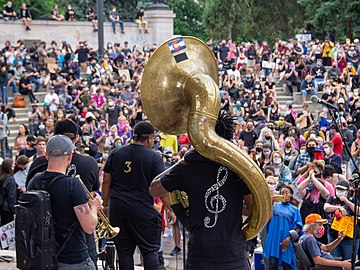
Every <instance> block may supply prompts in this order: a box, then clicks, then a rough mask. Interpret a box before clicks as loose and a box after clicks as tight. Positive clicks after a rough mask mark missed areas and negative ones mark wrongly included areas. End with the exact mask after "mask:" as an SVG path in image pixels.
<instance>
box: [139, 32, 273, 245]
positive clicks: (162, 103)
mask: <svg viewBox="0 0 360 270" xmlns="http://www.w3.org/2000/svg"><path fill="white" fill-rule="evenodd" d="M218 78H219V76H218V68H217V63H216V60H215V58H214V55H213V53H212V52H211V50H210V49H209V48H208V47H207V45H206V44H205V43H203V42H202V41H200V40H199V39H197V38H194V37H174V38H172V39H169V40H168V41H166V42H164V43H163V44H162V45H161V46H160V47H159V48H158V49H157V50H156V51H155V52H154V53H153V55H152V56H151V58H150V59H149V61H148V63H147V65H146V67H145V71H144V74H143V77H142V83H141V100H142V104H143V107H144V110H145V113H146V115H147V116H148V118H149V120H150V121H151V122H152V123H153V124H154V126H155V127H156V128H158V129H159V130H161V131H163V132H166V133H168V134H174V135H177V134H181V133H185V132H187V133H188V135H189V138H190V141H191V144H192V145H193V146H194V148H195V149H196V150H197V151H198V152H199V153H200V154H201V155H202V156H204V157H206V158H208V159H210V160H213V161H215V162H217V163H219V164H222V165H223V166H225V167H227V168H229V169H231V170H232V171H234V172H235V173H236V174H237V175H238V176H239V177H240V178H241V179H242V180H243V181H244V182H245V184H246V185H247V186H248V188H249V190H250V191H251V193H252V195H253V202H254V205H253V213H252V215H251V216H250V217H249V218H248V219H247V221H246V222H245V225H244V228H243V230H244V233H245V236H246V238H247V239H252V238H254V237H255V236H256V235H257V234H258V233H259V232H260V231H261V229H262V228H263V227H264V226H265V224H266V223H267V221H268V218H269V215H270V213H271V212H272V203H271V196H270V191H269V188H268V186H267V183H266V181H265V178H264V176H263V174H262V172H261V170H260V169H259V168H258V167H257V165H256V164H255V163H254V162H253V160H252V159H251V158H250V157H249V156H248V155H247V153H245V152H244V151H242V150H241V149H239V147H237V146H236V145H234V144H233V143H231V142H229V141H227V140H225V139H223V138H221V137H220V136H218V135H217V134H216V132H215V125H216V122H217V117H218V113H219V110H220V103H221V102H220V92H219V88H218ZM190 208H191V205H190ZM240 214H241V213H234V215H240Z"/></svg>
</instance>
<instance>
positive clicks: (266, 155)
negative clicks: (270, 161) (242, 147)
mask: <svg viewBox="0 0 360 270" xmlns="http://www.w3.org/2000/svg"><path fill="white" fill-rule="evenodd" d="M263 153H264V156H265V157H270V154H271V151H264V152H263Z"/></svg>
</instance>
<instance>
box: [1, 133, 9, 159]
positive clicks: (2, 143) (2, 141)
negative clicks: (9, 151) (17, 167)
mask: <svg viewBox="0 0 360 270" xmlns="http://www.w3.org/2000/svg"><path fill="white" fill-rule="evenodd" d="M6 140H7V139H6V137H5V138H4V139H0V146H1V157H2V158H3V159H5V158H6Z"/></svg>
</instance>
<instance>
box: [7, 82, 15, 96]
mask: <svg viewBox="0 0 360 270" xmlns="http://www.w3.org/2000/svg"><path fill="white" fill-rule="evenodd" d="M10 86H11V87H12V89H13V93H14V94H15V93H16V83H15V81H12V82H11V83H10V84H9V85H7V86H6V89H7V91H9V87H10Z"/></svg>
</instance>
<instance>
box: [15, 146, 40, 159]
mask: <svg viewBox="0 0 360 270" xmlns="http://www.w3.org/2000/svg"><path fill="white" fill-rule="evenodd" d="M36 153H37V149H36V147H34V149H32V150H29V149H27V147H25V148H22V149H21V150H20V152H19V156H21V155H25V156H27V157H28V158H30V157H32V156H33V155H35V154H36Z"/></svg>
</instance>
